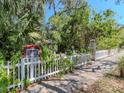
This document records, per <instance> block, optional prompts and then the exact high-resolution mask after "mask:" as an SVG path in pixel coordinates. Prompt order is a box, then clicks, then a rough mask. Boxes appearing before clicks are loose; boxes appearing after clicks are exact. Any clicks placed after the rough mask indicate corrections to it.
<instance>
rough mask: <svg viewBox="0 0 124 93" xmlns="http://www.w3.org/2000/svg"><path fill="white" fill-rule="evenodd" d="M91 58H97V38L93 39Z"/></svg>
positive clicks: (93, 59)
mask: <svg viewBox="0 0 124 93" xmlns="http://www.w3.org/2000/svg"><path fill="white" fill-rule="evenodd" d="M90 42H91V60H92V61H95V60H96V42H95V39H92V40H91V41H90Z"/></svg>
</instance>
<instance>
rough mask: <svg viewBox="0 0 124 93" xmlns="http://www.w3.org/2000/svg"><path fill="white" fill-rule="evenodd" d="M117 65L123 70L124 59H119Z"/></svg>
mask: <svg viewBox="0 0 124 93" xmlns="http://www.w3.org/2000/svg"><path fill="white" fill-rule="evenodd" d="M118 65H119V68H124V57H121V58H120V60H119V63H118Z"/></svg>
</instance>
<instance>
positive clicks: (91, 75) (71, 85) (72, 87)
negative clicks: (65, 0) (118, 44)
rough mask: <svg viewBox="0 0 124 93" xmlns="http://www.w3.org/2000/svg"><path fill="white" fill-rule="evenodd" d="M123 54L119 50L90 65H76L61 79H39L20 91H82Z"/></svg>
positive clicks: (112, 66) (53, 92)
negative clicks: (71, 71)
mask: <svg viewBox="0 0 124 93" xmlns="http://www.w3.org/2000/svg"><path fill="white" fill-rule="evenodd" d="M123 55H124V52H121V53H118V54H116V55H113V56H111V57H107V58H104V59H101V60H99V61H96V62H94V63H93V64H92V65H90V66H81V67H78V68H77V69H76V70H75V71H73V73H70V74H67V75H64V77H63V78H62V79H58V80H57V79H54V80H51V79H49V80H47V81H41V82H40V83H39V84H34V85H31V86H29V87H28V89H27V90H25V91H22V92H21V93H83V91H86V90H87V89H88V86H90V85H91V84H93V83H94V82H95V81H97V80H98V79H100V78H102V77H103V75H104V74H105V73H107V72H109V71H111V70H112V69H113V68H114V67H115V66H117V61H118V59H119V57H121V56H123Z"/></svg>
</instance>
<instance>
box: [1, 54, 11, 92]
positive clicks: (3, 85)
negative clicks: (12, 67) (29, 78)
mask: <svg viewBox="0 0 124 93" xmlns="http://www.w3.org/2000/svg"><path fill="white" fill-rule="evenodd" d="M3 64H4V60H3V57H2V55H1V54H0V93H6V92H7V87H8V85H9V77H8V76H7V73H6V71H5V69H4V67H3Z"/></svg>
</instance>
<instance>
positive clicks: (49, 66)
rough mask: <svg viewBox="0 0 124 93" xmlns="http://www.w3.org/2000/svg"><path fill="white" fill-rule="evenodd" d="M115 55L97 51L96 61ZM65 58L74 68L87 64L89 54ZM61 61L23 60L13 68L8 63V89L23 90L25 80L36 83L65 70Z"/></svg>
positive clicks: (58, 59)
mask: <svg viewBox="0 0 124 93" xmlns="http://www.w3.org/2000/svg"><path fill="white" fill-rule="evenodd" d="M116 53H117V50H111V52H110V51H108V50H102V51H97V52H96V55H97V56H96V59H100V58H103V57H106V56H110V55H113V54H116ZM65 58H68V59H69V60H71V61H73V62H74V66H75V67H77V66H81V65H84V64H87V63H88V62H89V61H90V55H89V54H76V55H73V56H68V57H66V56H65ZM61 59H62V57H61V56H59V58H57V59H55V60H54V61H52V62H42V61H39V60H38V58H23V59H21V61H20V62H19V63H18V64H16V65H15V66H12V65H11V63H9V62H8V64H7V65H6V66H5V68H6V70H7V75H8V76H9V77H11V78H12V80H11V84H10V86H9V87H8V89H12V88H14V87H18V88H23V87H24V81H25V80H28V81H30V82H36V81H37V80H42V79H46V78H48V77H51V76H54V75H57V74H58V73H59V72H61V71H63V69H66V68H63V67H62V65H63V62H62V61H61Z"/></svg>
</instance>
